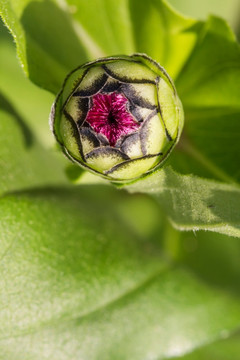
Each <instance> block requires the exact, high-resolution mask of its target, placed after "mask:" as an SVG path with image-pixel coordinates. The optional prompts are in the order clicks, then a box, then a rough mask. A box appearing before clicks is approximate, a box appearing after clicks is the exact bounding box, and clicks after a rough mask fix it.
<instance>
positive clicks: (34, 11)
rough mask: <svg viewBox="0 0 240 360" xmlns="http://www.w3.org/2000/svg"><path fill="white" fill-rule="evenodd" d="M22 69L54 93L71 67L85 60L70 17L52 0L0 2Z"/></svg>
mask: <svg viewBox="0 0 240 360" xmlns="http://www.w3.org/2000/svg"><path fill="white" fill-rule="evenodd" d="M0 15H1V16H2V17H3V19H4V21H5V23H6V25H7V26H8V28H9V29H10V31H11V33H12V35H13V37H14V40H15V41H16V45H17V52H18V56H19V59H20V61H21V64H22V67H23V69H24V71H25V73H26V74H27V75H28V76H29V77H30V79H31V80H32V81H33V82H35V83H36V84H37V85H39V86H41V87H44V88H46V89H48V90H50V91H52V92H54V93H57V92H58V91H59V89H60V87H61V84H62V82H63V80H64V78H65V76H66V75H67V73H68V72H70V71H71V70H72V69H73V68H74V67H76V66H78V65H79V64H80V63H83V62H85V61H86V60H87V56H86V52H85V51H84V49H83V47H82V45H81V42H80V40H79V38H78V36H77V35H76V32H75V30H74V25H73V22H72V19H71V17H70V16H69V14H68V13H67V12H65V11H64V9H61V8H60V7H59V6H58V5H57V3H56V2H55V1H47V0H42V1H31V0H27V1H23V0H22V1H17V2H16V1H11V0H6V1H4V2H2V3H1V5H0Z"/></svg>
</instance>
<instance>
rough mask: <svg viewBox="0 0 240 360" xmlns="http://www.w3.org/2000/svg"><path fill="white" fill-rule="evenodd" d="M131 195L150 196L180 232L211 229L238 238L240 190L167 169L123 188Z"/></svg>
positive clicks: (239, 231)
mask: <svg viewBox="0 0 240 360" xmlns="http://www.w3.org/2000/svg"><path fill="white" fill-rule="evenodd" d="M124 187H125V189H126V190H128V191H130V192H131V193H134V192H142V193H147V194H150V195H151V196H153V197H154V198H155V199H156V200H157V201H158V202H159V204H160V206H161V207H162V208H163V210H164V212H165V213H166V214H167V215H168V216H169V218H170V219H171V221H172V223H173V224H174V226H175V227H176V228H177V229H179V230H199V229H204V230H210V231H217V232H219V233H223V234H226V235H230V236H237V237H240V212H239V204H240V189H239V187H238V186H234V185H228V184H222V183H218V182H215V181H210V180H206V179H201V178H198V177H195V176H191V175H180V174H178V173H176V172H174V171H173V170H172V169H171V168H170V167H165V168H164V169H163V170H159V171H156V172H155V173H154V174H151V175H149V176H147V177H146V178H143V179H142V180H139V181H136V182H135V183H133V184H130V185H125V186H124Z"/></svg>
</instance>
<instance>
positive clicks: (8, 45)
mask: <svg viewBox="0 0 240 360" xmlns="http://www.w3.org/2000/svg"><path fill="white" fill-rule="evenodd" d="M0 52H1V56H0V78H1V82H0V92H1V93H2V95H3V96H4V97H5V98H7V99H8V101H9V102H10V103H11V106H12V107H14V109H15V111H16V112H17V113H18V114H19V115H20V116H21V117H22V118H23V119H24V121H25V123H26V125H28V126H29V128H30V129H31V131H32V132H33V133H34V135H35V137H36V138H37V140H38V141H39V142H41V143H42V144H43V145H44V146H46V147H50V146H53V144H55V141H54V137H53V136H52V134H51V132H50V131H49V124H48V117H49V113H50V109H51V104H52V102H53V100H54V97H53V95H52V94H50V93H49V92H47V91H44V90H43V89H40V88H39V87H37V86H35V85H34V84H33V83H32V82H31V81H30V80H29V79H27V78H26V77H25V76H24V73H23V72H22V70H21V68H20V66H19V62H18V61H17V58H16V50H15V46H14V44H13V42H12V38H11V36H10V34H8V32H7V28H6V27H4V26H3V25H2V23H1V22H0Z"/></svg>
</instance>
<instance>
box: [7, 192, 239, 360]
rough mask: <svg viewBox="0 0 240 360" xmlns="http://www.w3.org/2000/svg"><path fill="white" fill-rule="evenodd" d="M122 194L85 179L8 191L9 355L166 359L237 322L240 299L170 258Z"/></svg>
mask: <svg viewBox="0 0 240 360" xmlns="http://www.w3.org/2000/svg"><path fill="white" fill-rule="evenodd" d="M122 197H123V194H121V193H119V192H116V191H114V190H113V189H111V188H109V187H103V186H101V187H100V186H96V187H93V186H85V187H83V186H82V187H79V188H78V189H77V188H75V189H72V188H59V189H58V190H54V189H49V190H47V189H43V190H38V191H37V190H33V191H26V192H22V193H18V194H14V195H9V196H6V197H5V198H3V199H2V201H1V203H0V219H1V222H0V233H1V234H2V235H4V236H3V244H2V249H1V263H0V271H1V273H2V274H3V275H4V276H2V277H1V280H0V289H1V291H4V297H2V296H1V297H0V299H1V301H3V302H2V303H1V306H0V309H1V311H0V319H1V321H0V323H1V327H0V331H1V335H0V348H1V355H0V358H1V359H4V360H6V359H7V360H9V359H15V358H16V357H20V358H21V360H29V359H31V360H32V359H34V360H38V359H39V360H40V359H41V360H44V359H49V358H51V359H52V360H55V359H56V360H70V359H71V360H75V359H76V360H77V359H80V358H81V359H82V360H85V359H86V360H88V359H100V358H103V359H106V360H107V359H109V360H110V359H111V360H112V359H114V360H115V359H119V360H120V359H127V358H130V359H132V360H141V359H146V358H148V357H149V356H151V357H152V358H157V359H165V358H170V357H173V356H180V355H183V354H185V353H186V352H189V351H192V350H193V349H195V348H196V347H200V346H203V345H204V344H206V343H209V342H211V341H214V340H216V339H219V338H221V336H222V334H223V330H224V334H225V336H227V335H229V334H230V333H231V332H232V331H233V330H235V329H236V328H237V327H238V326H239V323H240V305H239V299H238V298H237V297H235V296H232V294H231V293H230V292H229V293H228V292H227V291H223V290H221V289H220V288H219V289H216V288H212V287H211V286H209V285H208V284H207V283H205V282H204V281H202V279H201V278H199V277H198V276H196V275H194V274H193V272H192V271H191V270H189V269H188V268H187V267H186V266H185V265H184V264H183V265H182V266H178V267H176V266H173V264H172V263H171V262H169V263H167V262H166V260H164V258H163V257H162V250H161V246H160V244H159V243H158V242H156V240H155V239H154V238H152V237H150V238H149V239H148V241H146V240H145V239H144V238H142V237H139V236H137V235H136V233H135V232H134V231H133V230H132V228H129V225H128V223H126V222H125V221H123V220H122V219H121V218H120V217H119V216H118V215H117V213H116V211H115V207H114V203H116V202H118V203H119V202H121V198H122ZM143 206H144V205H143ZM56 229H57V231H56ZM158 231H159V239H161V241H163V243H166V242H167V241H168V239H169V238H171V239H173V237H175V238H176V235H177V233H175V232H174V231H173V230H172V229H168V228H165V227H164V225H163V226H161V227H159V228H158ZM40 234H41V235H40ZM168 237H169V238H168Z"/></svg>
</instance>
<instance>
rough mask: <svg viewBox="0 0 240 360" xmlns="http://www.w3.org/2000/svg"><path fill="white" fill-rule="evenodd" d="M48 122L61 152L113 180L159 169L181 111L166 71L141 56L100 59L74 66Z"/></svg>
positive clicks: (174, 136)
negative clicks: (75, 67)
mask: <svg viewBox="0 0 240 360" xmlns="http://www.w3.org/2000/svg"><path fill="white" fill-rule="evenodd" d="M50 124H51V128H52V131H53V133H54V135H55V137H56V139H57V141H58V142H59V143H60V145H61V147H62V149H63V151H64V153H65V154H66V155H67V156H68V157H69V158H70V159H71V160H72V161H74V162H75V163H77V164H79V165H81V166H83V167H84V168H85V169H87V170H90V171H92V172H94V173H95V174H99V175H101V176H103V177H104V178H107V179H109V180H112V181H119V182H121V181H122V182H124V181H130V180H133V179H137V178H139V177H141V176H142V175H144V174H146V173H149V172H151V171H153V170H154V169H156V168H157V167H160V166H161V165H162V164H163V162H164V161H165V160H166V158H167V157H168V155H169V154H170V152H171V150H172V149H173V147H174V146H175V145H176V143H177V141H178V139H179V137H180V134H181V131H182V127H183V110H182V105H181V102H180V100H179V98H178V96H177V93H176V89H175V87H174V84H173V82H172V80H171V79H170V77H169V75H168V74H167V73H166V71H165V70H164V69H163V68H162V67H161V66H160V65H158V64H157V63H156V62H155V61H153V60H152V59H150V58H149V57H148V56H146V55H144V54H134V55H132V56H114V57H108V58H102V59H98V60H96V61H93V62H90V63H87V64H84V65H82V66H80V67H78V68H77V69H75V70H73V71H72V72H71V73H70V74H69V75H68V76H67V78H66V79H65V81H64V84H63V87H62V90H61V91H60V93H59V94H58V96H57V98H56V101H55V102H54V104H53V106H52V111H51V116H50Z"/></svg>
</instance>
